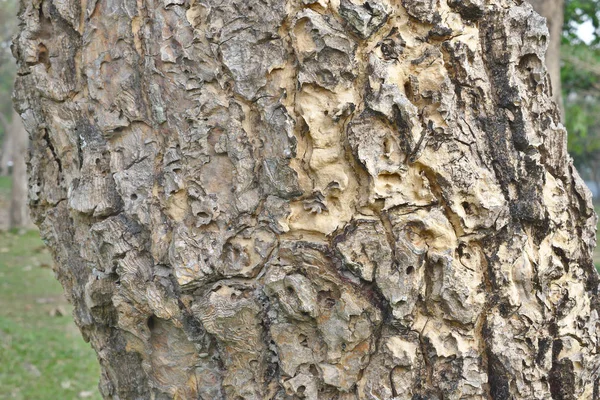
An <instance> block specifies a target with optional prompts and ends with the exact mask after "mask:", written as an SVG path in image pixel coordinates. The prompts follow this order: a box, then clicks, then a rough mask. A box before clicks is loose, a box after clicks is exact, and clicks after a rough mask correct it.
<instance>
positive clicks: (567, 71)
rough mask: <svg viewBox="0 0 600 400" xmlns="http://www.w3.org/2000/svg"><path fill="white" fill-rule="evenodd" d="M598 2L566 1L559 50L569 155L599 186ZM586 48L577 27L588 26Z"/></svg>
mask: <svg viewBox="0 0 600 400" xmlns="http://www.w3.org/2000/svg"><path fill="white" fill-rule="evenodd" d="M599 16H600V1H598V0H568V1H566V3H565V24H564V28H563V38H562V47H561V58H562V68H561V81H562V91H563V99H564V106H565V123H566V127H567V130H568V132H569V142H568V143H569V152H570V153H571V155H572V156H573V158H574V161H575V164H576V166H577V167H578V168H579V169H580V170H581V171H582V172H583V174H584V177H585V178H587V179H592V180H594V181H595V182H596V184H597V185H599V186H600V174H599V173H598V172H600V121H599V120H598V115H599V114H600V20H599ZM590 22H591V24H592V26H593V27H594V32H593V37H592V40H591V42H590V43H589V44H586V43H585V42H584V41H583V40H582V39H581V38H580V37H579V36H578V34H577V30H578V29H577V27H578V26H579V25H581V24H583V23H590Z"/></svg>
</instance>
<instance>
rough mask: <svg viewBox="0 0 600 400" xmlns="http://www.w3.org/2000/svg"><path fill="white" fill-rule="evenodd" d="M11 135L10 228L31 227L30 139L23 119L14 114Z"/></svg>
mask: <svg viewBox="0 0 600 400" xmlns="http://www.w3.org/2000/svg"><path fill="white" fill-rule="evenodd" d="M10 132H11V133H10V135H11V137H12V141H13V147H14V153H13V157H12V160H13V172H12V189H11V195H10V196H11V197H10V221H9V223H10V227H11V228H26V227H31V219H30V218H29V207H28V204H27V203H28V202H27V165H26V158H27V152H28V149H29V137H28V135H27V131H26V130H25V127H24V126H23V123H22V122H21V117H20V116H19V114H17V113H16V112H15V113H13V117H12V121H11V124H10Z"/></svg>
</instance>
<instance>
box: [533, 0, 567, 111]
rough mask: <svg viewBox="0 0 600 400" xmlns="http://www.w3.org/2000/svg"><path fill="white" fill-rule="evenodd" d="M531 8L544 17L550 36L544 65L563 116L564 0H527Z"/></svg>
mask: <svg viewBox="0 0 600 400" xmlns="http://www.w3.org/2000/svg"><path fill="white" fill-rule="evenodd" d="M529 2H530V3H531V5H532V6H533V9H534V10H535V11H537V12H538V13H540V15H541V16H542V17H544V18H546V21H547V23H548V31H549V32H550V37H549V41H548V50H547V51H546V66H547V68H548V74H549V75H550V81H551V82H552V97H553V99H554V101H555V102H556V104H558V106H559V109H560V111H561V115H562V116H564V106H563V101H562V91H561V82H560V42H561V39H562V31H563V24H564V22H565V12H564V3H565V2H564V0H529Z"/></svg>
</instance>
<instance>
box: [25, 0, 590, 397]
mask: <svg viewBox="0 0 600 400" xmlns="http://www.w3.org/2000/svg"><path fill="white" fill-rule="evenodd" d="M21 18H22V22H23V25H22V31H21V33H20V35H19V36H18V37H17V39H16V41H15V47H14V52H15V55H16V57H17V58H18V60H19V66H20V70H19V79H18V82H17V97H18V101H17V103H18V107H19V110H20V112H21V115H22V116H23V118H24V121H25V123H26V127H27V129H28V131H29V132H30V135H31V138H32V143H33V151H32V158H31V161H30V202H31V206H32V209H33V213H34V215H35V218H36V222H37V224H38V225H39V226H40V228H41V231H42V233H43V235H44V237H45V239H46V240H47V242H48V244H49V245H50V247H51V248H52V250H53V252H54V255H55V257H56V261H57V263H56V272H57V276H58V277H59V279H60V280H61V282H62V284H63V285H64V287H65V289H66V292H67V294H68V295H69V296H70V299H71V301H72V302H73V304H74V305H75V312H74V316H75V320H76V322H77V324H78V325H79V326H80V328H81V331H82V333H83V335H84V337H85V338H86V339H88V340H89V341H90V342H91V344H92V346H93V347H94V348H95V349H96V351H97V353H98V358H99V360H100V363H101V365H102V377H101V382H100V390H101V392H102V394H103V395H104V397H105V398H108V399H172V398H173V399H196V398H201V399H236V400H237V399H299V398H306V399H340V400H348V399H392V398H393V399H415V400H416V399H462V398H464V399H467V398H468V399H500V400H502V399H556V400H559V399H598V398H600V397H599V387H598V386H599V382H598V373H597V371H598V367H599V364H600V363H599V361H600V360H599V358H598V349H599V347H598V345H599V344H598V328H597V326H598V306H599V304H598V296H597V289H598V275H597V272H596V270H595V269H594V266H593V264H592V260H591V252H592V249H593V247H594V243H595V233H594V229H595V221H596V217H595V214H594V211H593V209H592V203H591V197H590V194H589V192H588V190H587V189H586V188H585V186H584V184H583V183H582V181H581V179H580V178H579V176H578V175H577V172H576V171H575V170H574V168H573V166H572V163H571V161H570V159H569V157H568V155H567V152H566V134H565V131H564V129H563V127H562V126H561V125H560V123H559V116H558V112H557V109H556V106H555V105H554V104H553V103H552V102H551V100H550V99H551V95H550V84H549V77H548V74H547V73H546V68H545V66H544V62H543V60H544V52H545V50H546V46H547V43H548V30H547V28H546V25H545V24H544V20H543V19H542V18H541V17H540V16H539V15H538V14H536V13H534V12H533V11H532V8H531V6H530V5H529V4H528V3H522V4H517V3H515V2H513V1H509V0H489V1H483V0H447V1H446V0H441V1H439V2H438V1H434V0H404V1H392V0H389V1H384V0H381V1H375V0H367V1H365V2H363V1H358V0H341V1H334V0H331V1H327V0H319V1H311V0H303V1H300V0H296V1H291V0H289V1H284V0H228V1H222V0H137V1H136V0H87V1H85V0H84V1H81V2H79V1H76V0H24V2H23V7H22V10H21Z"/></svg>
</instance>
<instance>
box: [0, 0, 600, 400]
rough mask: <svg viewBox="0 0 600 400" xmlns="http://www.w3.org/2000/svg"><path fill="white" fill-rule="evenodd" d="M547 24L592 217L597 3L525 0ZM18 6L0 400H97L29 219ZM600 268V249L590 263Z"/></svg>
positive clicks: (2, 5)
mask: <svg viewBox="0 0 600 400" xmlns="http://www.w3.org/2000/svg"><path fill="white" fill-rule="evenodd" d="M530 2H531V3H532V4H533V6H534V8H535V9H536V10H537V11H538V12H539V13H540V14H542V15H543V16H545V17H546V18H547V19H548V25H549V30H550V33H551V35H550V36H551V37H550V45H549V50H548V55H547V60H546V63H547V65H548V69H549V73H550V76H551V78H552V86H553V88H554V92H555V93H554V94H555V100H556V102H557V104H558V105H559V107H560V109H561V113H562V118H563V123H564V124H565V126H566V127H567V130H568V132H569V136H568V146H569V152H570V153H571V156H572V157H573V159H574V162H575V165H576V166H577V168H578V170H579V171H580V173H581V175H582V177H583V179H584V180H585V181H586V183H587V185H588V186H589V187H590V189H591V190H592V193H593V195H594V203H595V205H596V211H597V212H598V211H600V21H599V18H600V0H530ZM18 3H19V0H0V361H1V362H0V399H23V400H25V399H26V400H42V399H44V400H45V399H81V398H88V399H100V396H99V394H98V393H97V390H96V385H97V382H98V376H99V373H100V371H99V367H98V366H97V363H96V359H95V354H94V352H93V351H92V349H91V348H90V347H89V345H88V344H86V343H84V341H83V339H82V338H81V336H80V335H79V331H78V330H77V327H76V326H75V325H74V323H73V322H72V319H71V316H70V315H71V308H70V306H69V305H68V303H67V302H66V300H65V298H64V297H63V295H62V289H61V287H60V285H59V284H58V282H57V281H56V280H55V279H54V274H53V272H52V269H51V263H52V261H51V256H50V254H49V252H48V250H46V248H45V247H44V245H43V243H42V241H41V240H40V238H39V234H38V232H37V230H36V229H35V227H34V226H33V225H32V223H31V221H30V220H29V218H28V212H27V200H26V197H27V190H26V186H27V183H26V173H25V160H24V154H26V152H27V133H26V132H25V131H24V129H23V126H22V125H21V123H20V120H19V118H18V116H15V113H14V112H13V110H12V102H11V93H12V87H13V82H14V79H15V75H16V73H17V70H16V66H15V64H14V61H13V58H12V55H11V51H10V43H11V38H12V36H13V35H14V33H15V31H16V29H17V27H18V21H17V18H16V17H15V16H16V14H17V8H18ZM594 262H595V264H596V268H598V269H599V270H600V250H598V249H596V253H595V256H594Z"/></svg>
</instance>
